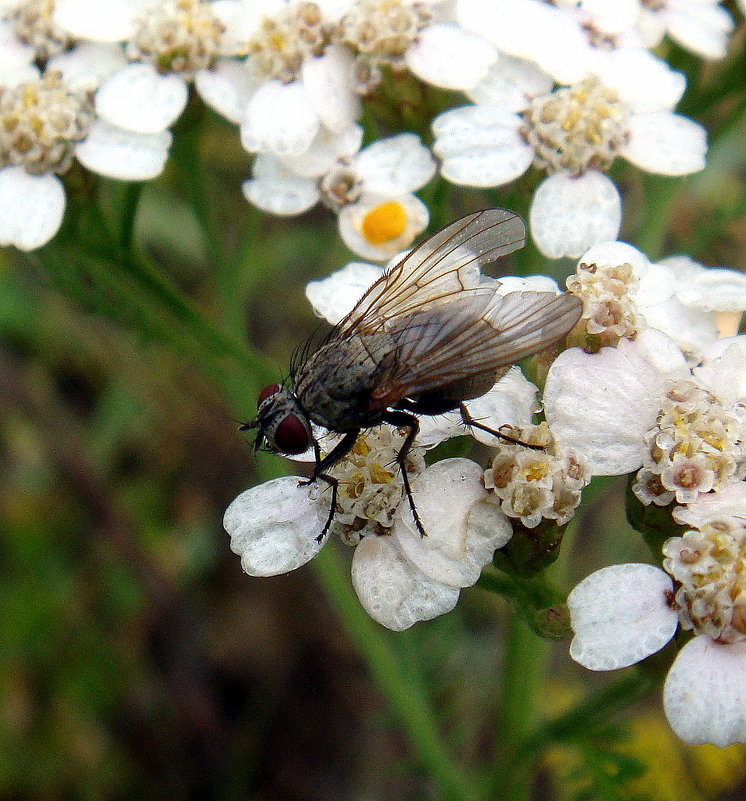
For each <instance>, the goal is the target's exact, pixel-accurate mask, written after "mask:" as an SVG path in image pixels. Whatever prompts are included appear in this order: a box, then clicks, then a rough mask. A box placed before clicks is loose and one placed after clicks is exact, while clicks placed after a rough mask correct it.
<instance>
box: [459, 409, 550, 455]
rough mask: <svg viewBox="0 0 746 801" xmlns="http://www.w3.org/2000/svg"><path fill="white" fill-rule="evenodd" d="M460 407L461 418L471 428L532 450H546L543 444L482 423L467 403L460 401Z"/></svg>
mask: <svg viewBox="0 0 746 801" xmlns="http://www.w3.org/2000/svg"><path fill="white" fill-rule="evenodd" d="M458 408H459V411H460V412H461V419H462V420H463V422H464V425H465V426H467V427H469V428H478V429H479V430H480V431H486V432H487V433H488V434H492V436H493V437H499V438H500V439H501V440H504V441H505V442H510V443H512V444H513V445H522V446H523V447H524V448H530V449H531V450H532V451H543V450H544V448H543V446H541V445H533V444H532V443H530V442H523V440H520V439H516V438H515V437H510V436H508V435H507V434H503V433H502V432H501V431H495V429H494V428H490V427H489V426H486V425H484V423H480V422H479V420H475V419H474V418H473V417H472V416H471V415H470V414H469V410H468V409H467V408H466V404H464V403H459V405H458Z"/></svg>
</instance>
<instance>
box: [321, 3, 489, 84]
mask: <svg viewBox="0 0 746 801" xmlns="http://www.w3.org/2000/svg"><path fill="white" fill-rule="evenodd" d="M442 5H444V4H443V3H441V2H438V0H435V2H424V1H423V0H414V2H413V1H412V0H358V1H357V2H354V3H350V5H349V8H348V10H347V11H346V13H345V14H344V15H343V16H342V17H341V19H340V21H339V24H338V25H337V27H336V29H335V31H334V37H335V39H336V40H337V41H339V42H341V43H342V44H344V45H346V46H347V47H349V48H351V49H352V51H353V52H354V53H355V54H356V55H355V64H354V73H355V82H356V85H357V90H358V92H359V93H360V94H368V93H370V92H371V91H372V90H373V89H375V87H376V86H378V84H379V83H380V81H381V68H382V67H384V66H387V67H390V68H392V69H394V70H395V71H401V70H403V69H405V68H406V69H409V70H411V71H412V72H413V73H414V74H415V75H417V76H418V77H419V78H421V79H422V80H423V81H426V82H428V83H432V84H435V85H436V86H442V87H444V88H446V89H470V88H472V87H473V86H475V85H476V84H477V83H479V81H480V80H482V78H484V77H485V75H486V72H487V69H488V67H489V66H490V64H492V63H493V62H494V61H495V59H496V58H497V53H496V51H495V49H494V48H493V47H492V46H491V45H489V44H488V43H487V42H485V41H484V40H483V39H482V38H481V37H479V36H477V35H475V34H473V33H468V32H467V31H465V30H463V29H462V28H461V27H460V26H458V25H457V24H456V23H455V20H453V19H451V18H450V16H449V15H447V14H445V13H444V10H443V9H441V8H440V7H441V6H442ZM444 53H447V54H448V57H447V58H444V57H443V54H444Z"/></svg>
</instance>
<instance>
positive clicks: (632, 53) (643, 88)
mask: <svg viewBox="0 0 746 801" xmlns="http://www.w3.org/2000/svg"><path fill="white" fill-rule="evenodd" d="M594 53H595V59H594V63H593V72H594V73H595V74H596V75H598V77H599V78H600V79H601V81H602V82H603V83H604V84H605V85H606V86H608V87H610V88H612V89H615V90H616V91H617V92H618V94H619V97H620V98H621V99H622V100H624V101H625V102H626V103H629V104H630V106H631V107H632V109H634V111H636V112H645V111H659V110H661V109H672V108H673V107H674V106H675V105H676V104H677V103H678V102H679V100H681V97H682V95H683V94H684V90H685V89H686V76H685V75H684V74H683V73H681V72H677V71H676V70H673V69H671V67H670V66H669V65H668V64H667V63H666V62H665V61H663V60H662V59H660V58H657V57H656V56H654V55H653V54H652V53H650V52H649V51H647V50H643V49H641V48H631V47H625V48H618V49H613V50H606V49H598V50H597V51H594Z"/></svg>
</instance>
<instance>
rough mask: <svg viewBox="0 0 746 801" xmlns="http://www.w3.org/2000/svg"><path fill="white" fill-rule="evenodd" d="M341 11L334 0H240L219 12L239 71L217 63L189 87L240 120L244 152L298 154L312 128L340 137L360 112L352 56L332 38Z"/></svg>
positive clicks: (224, 62) (231, 65) (311, 137)
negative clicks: (238, 56) (240, 56)
mask: <svg viewBox="0 0 746 801" xmlns="http://www.w3.org/2000/svg"><path fill="white" fill-rule="evenodd" d="M343 10H344V9H343V8H340V4H339V3H338V2H335V1H334V0H318V1H317V2H286V0H261V2H257V0H240V2H237V3H234V4H232V7H231V8H230V10H229V12H227V13H225V14H222V18H223V21H224V24H225V27H226V34H225V36H226V40H227V41H229V42H231V43H232V45H231V46H230V47H229V49H231V50H233V51H234V52H235V53H237V54H244V55H247V58H246V59H245V61H244V62H243V63H242V64H241V65H240V66H241V69H236V66H235V64H234V63H232V62H231V61H230V60H222V61H218V62H217V63H216V65H215V66H214V68H213V69H211V70H208V71H203V72H201V73H200V74H199V75H198V76H197V78H196V81H195V84H196V86H197V88H198V90H199V91H200V93H201V94H202V97H203V98H204V100H205V101H206V102H207V103H209V104H210V105H212V106H213V107H214V108H215V109H216V110H217V111H219V112H220V113H221V114H224V115H225V116H226V117H228V119H230V120H232V121H233V122H236V123H238V124H239V125H240V127H241V143H242V144H243V146H244V147H245V148H246V150H248V151H250V152H252V153H273V154H275V155H277V156H298V155H301V154H303V153H305V152H306V150H308V148H309V147H310V146H311V144H312V143H313V141H314V139H315V138H316V137H317V136H318V135H319V133H323V132H324V131H329V132H331V133H332V134H334V135H336V134H340V133H342V132H344V131H346V130H347V129H348V128H349V127H350V126H351V125H352V123H353V122H354V120H355V119H356V117H357V116H358V115H359V113H360V102H359V98H358V97H357V95H356V93H355V88H354V80H355V78H354V64H353V57H352V54H351V53H350V52H349V51H348V50H347V48H346V47H344V46H343V45H340V44H335V43H334V42H332V40H331V33H332V29H333V27H334V25H335V23H336V22H338V19H339V14H340V13H341V12H342V11H343Z"/></svg>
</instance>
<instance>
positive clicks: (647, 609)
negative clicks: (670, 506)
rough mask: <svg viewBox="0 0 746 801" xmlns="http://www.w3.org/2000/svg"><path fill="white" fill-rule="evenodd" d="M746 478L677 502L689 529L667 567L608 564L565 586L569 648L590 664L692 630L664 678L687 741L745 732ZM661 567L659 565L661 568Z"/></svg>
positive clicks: (607, 663)
mask: <svg viewBox="0 0 746 801" xmlns="http://www.w3.org/2000/svg"><path fill="white" fill-rule="evenodd" d="M745 512H746V484H744V482H742V481H735V482H732V483H730V484H728V485H727V486H725V487H723V488H722V489H721V490H719V491H716V492H713V493H710V494H709V495H706V496H702V498H701V499H700V500H698V501H695V502H694V503H693V504H691V505H689V506H687V507H679V508H678V509H677V510H675V512H674V518H675V519H676V520H677V521H678V522H679V523H681V524H685V525H689V526H691V528H690V529H689V530H688V531H686V532H684V534H683V535H682V536H679V537H672V538H670V539H669V540H667V542H666V543H665V544H664V546H663V555H664V559H663V568H664V569H663V570H660V569H659V568H656V567H653V566H652V565H644V564H626V565H613V566H611V567H606V568H603V569H602V570H599V571H597V572H596V573H593V574H591V575H590V576H588V577H587V578H586V579H584V580H583V581H581V582H580V584H578V585H577V587H575V589H573V591H572V592H571V593H570V595H569V597H568V599H567V603H568V607H569V609H570V614H571V619H572V626H573V629H574V631H575V637H574V639H573V641H572V644H571V646H570V654H571V656H572V657H573V658H574V659H575V660H576V661H577V662H579V663H580V664H582V665H584V666H585V667H588V668H590V669H591V670H612V669H616V668H621V667H625V666H627V665H631V664H634V663H635V662H638V661H639V660H641V659H644V658H645V657H647V656H649V655H650V654H652V653H655V652H656V651H658V650H659V649H661V648H662V647H663V646H664V645H665V644H666V643H667V642H668V641H669V640H670V639H671V638H672V637H673V635H674V633H675V631H676V629H677V628H678V627H681V628H682V629H683V630H685V631H687V630H688V631H693V632H694V635H695V636H694V637H693V638H692V639H691V640H689V642H687V643H686V645H684V647H683V648H682V649H681V650H680V652H679V654H678V655H677V657H676V659H675V660H674V663H673V665H672V666H671V669H670V671H669V673H668V676H667V678H666V682H665V686H664V690H663V704H664V709H665V712H666V716H667V718H668V720H669V722H670V724H671V726H672V728H673V730H674V731H675V732H676V734H677V735H678V736H679V737H681V739H683V740H685V741H686V742H689V743H713V744H715V745H718V746H721V747H722V746H726V745H730V744H731V743H736V742H744V741H746V679H745V678H744V665H745V664H746V616H745V614H744V611H745V610H746V606H745V604H746V561H745V560H744V552H746V516H745V515H744V513H745ZM664 571H665V572H664Z"/></svg>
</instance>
